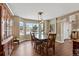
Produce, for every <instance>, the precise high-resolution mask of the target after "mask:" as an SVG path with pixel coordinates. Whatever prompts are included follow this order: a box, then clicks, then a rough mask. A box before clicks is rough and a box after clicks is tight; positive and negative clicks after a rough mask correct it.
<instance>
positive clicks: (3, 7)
mask: <svg viewBox="0 0 79 59" xmlns="http://www.w3.org/2000/svg"><path fill="white" fill-rule="evenodd" d="M78 5H79V4H78V3H76V4H75V3H73V4H71V3H63V4H62V3H55V4H54V3H29V4H28V3H0V16H1V17H0V19H1V20H0V27H1V30H0V32H1V34H0V47H1V49H0V55H1V56H75V55H76V56H78V55H79V46H78V44H79V40H78V39H79V8H78ZM50 6H52V7H53V8H52V7H50ZM72 6H73V7H72Z"/></svg>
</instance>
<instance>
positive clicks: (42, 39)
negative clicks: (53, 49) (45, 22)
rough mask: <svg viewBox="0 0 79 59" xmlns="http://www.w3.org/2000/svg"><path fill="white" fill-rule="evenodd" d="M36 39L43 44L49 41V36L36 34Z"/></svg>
mask: <svg viewBox="0 0 79 59" xmlns="http://www.w3.org/2000/svg"><path fill="white" fill-rule="evenodd" d="M35 37H36V38H37V39H38V40H39V41H41V42H43V41H47V39H48V35H46V34H45V33H35Z"/></svg>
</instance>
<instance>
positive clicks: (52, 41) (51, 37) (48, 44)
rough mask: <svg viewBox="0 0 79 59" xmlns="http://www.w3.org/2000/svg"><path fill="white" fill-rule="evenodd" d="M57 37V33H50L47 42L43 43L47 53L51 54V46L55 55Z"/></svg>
mask: <svg viewBox="0 0 79 59" xmlns="http://www.w3.org/2000/svg"><path fill="white" fill-rule="evenodd" d="M55 39H56V34H49V35H48V40H47V42H44V43H43V47H44V48H43V51H44V54H45V55H49V50H50V48H51V49H52V54H53V55H55ZM50 53H51V52H50Z"/></svg>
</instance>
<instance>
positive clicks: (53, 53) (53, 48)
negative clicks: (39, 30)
mask: <svg viewBox="0 0 79 59" xmlns="http://www.w3.org/2000/svg"><path fill="white" fill-rule="evenodd" d="M53 55H55V45H53Z"/></svg>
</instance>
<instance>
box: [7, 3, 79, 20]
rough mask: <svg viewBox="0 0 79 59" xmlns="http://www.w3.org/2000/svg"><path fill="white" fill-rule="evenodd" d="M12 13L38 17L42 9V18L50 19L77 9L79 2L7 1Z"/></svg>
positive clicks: (24, 16)
mask: <svg viewBox="0 0 79 59" xmlns="http://www.w3.org/2000/svg"><path fill="white" fill-rule="evenodd" d="M8 5H9V7H10V8H11V10H12V11H13V13H14V14H15V15H17V16H20V17H23V18H27V19H35V20H36V19H38V12H40V11H43V19H52V18H55V17H58V16H62V15H64V14H68V13H71V12H74V11H77V10H79V3H8Z"/></svg>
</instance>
